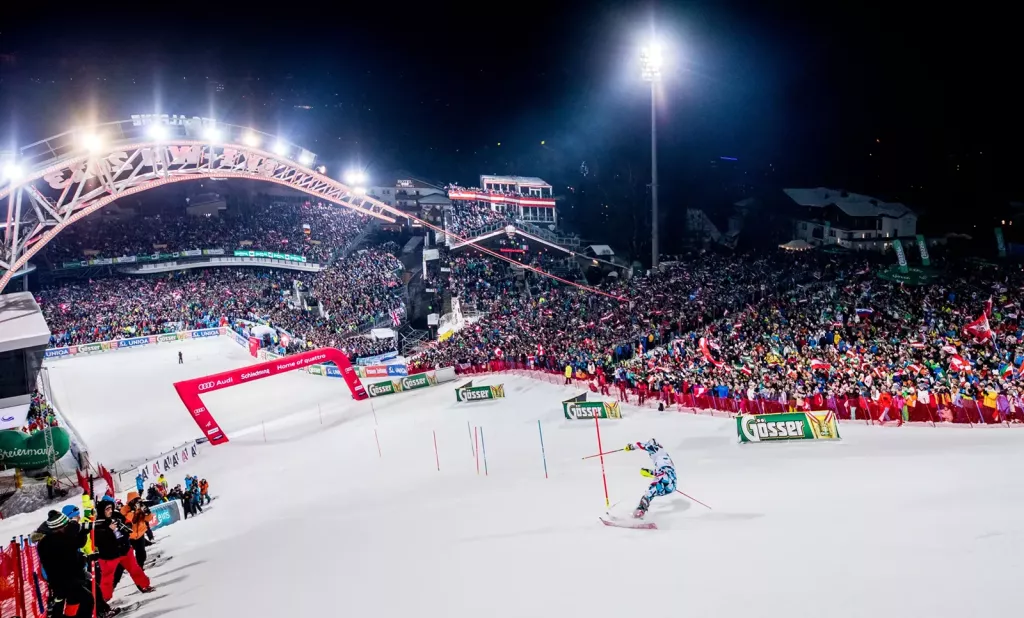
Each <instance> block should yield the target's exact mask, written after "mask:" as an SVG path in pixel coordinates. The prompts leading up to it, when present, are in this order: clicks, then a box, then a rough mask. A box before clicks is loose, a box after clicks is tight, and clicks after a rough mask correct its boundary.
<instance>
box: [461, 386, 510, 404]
mask: <svg viewBox="0 0 1024 618" xmlns="http://www.w3.org/2000/svg"><path fill="white" fill-rule="evenodd" d="M504 396H505V385H504V384H496V385H494V386H473V383H472V382H470V383H469V384H467V385H465V386H462V387H459V388H457V389H455V401H483V400H485V399H499V398H501V397H504Z"/></svg>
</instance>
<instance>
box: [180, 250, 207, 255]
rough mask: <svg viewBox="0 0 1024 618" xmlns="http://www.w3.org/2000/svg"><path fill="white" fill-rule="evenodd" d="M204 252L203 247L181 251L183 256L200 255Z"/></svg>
mask: <svg viewBox="0 0 1024 618" xmlns="http://www.w3.org/2000/svg"><path fill="white" fill-rule="evenodd" d="M202 254H203V250H202V249H189V250H188V251H182V252H181V256H182V257H199V256H200V255H202Z"/></svg>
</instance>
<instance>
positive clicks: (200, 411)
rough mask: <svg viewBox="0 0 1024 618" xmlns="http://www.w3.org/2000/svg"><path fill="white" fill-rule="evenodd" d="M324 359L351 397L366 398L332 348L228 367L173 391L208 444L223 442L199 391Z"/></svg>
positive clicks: (347, 365)
mask: <svg viewBox="0 0 1024 618" xmlns="http://www.w3.org/2000/svg"><path fill="white" fill-rule="evenodd" d="M326 361H331V362H333V363H334V364H335V365H337V366H338V369H339V370H340V371H341V374H342V378H344V380H345V383H346V384H348V387H349V389H350V390H351V391H352V398H353V399H356V400H362V399H366V390H365V389H364V388H363V385H362V384H361V383H360V382H359V378H357V377H356V372H355V371H354V370H353V368H352V365H351V364H350V363H349V362H348V356H346V355H345V353H344V352H342V351H341V350H338V349H336V348H320V349H317V350H310V351H308V352H302V353H300V354H295V355H293V356H286V357H284V358H279V359H274V360H269V361H266V362H263V363H256V364H255V365H249V366H247V367H241V368H239V369H231V370H229V371H224V372H222V373H215V374H213V375H208V376H203V377H200V378H193V379H191V380H184V381H182V382H175V384H174V390H176V391H177V392H178V397H180V398H181V402H182V403H184V404H185V408H186V409H187V410H188V411H189V413H190V414H191V415H192V420H194V421H195V422H196V424H197V425H199V429H201V430H202V431H203V435H204V436H205V437H207V438H209V440H210V444H213V445H217V444H224V443H225V442H227V441H228V437H227V436H226V435H225V434H224V431H223V430H222V429H221V428H220V425H218V424H217V421H216V420H214V418H213V415H212V414H210V411H209V410H208V409H207V408H206V405H205V404H203V400H202V399H200V395H201V394H202V393H207V392H211V391H216V390H220V389H222V388H228V387H231V386H237V385H239V384H245V383H246V382H252V381H253V380H260V379H262V378H267V377H270V376H274V375H278V374H280V373H285V372H288V371H294V370H296V369H306V368H307V367H309V366H310V365H316V364H320V363H324V362H326Z"/></svg>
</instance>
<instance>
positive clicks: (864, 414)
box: [410, 360, 1024, 426]
mask: <svg viewBox="0 0 1024 618" xmlns="http://www.w3.org/2000/svg"><path fill="white" fill-rule="evenodd" d="M418 371H424V370H423V369H418V370H413V371H410V373H416V372H418ZM455 372H456V373H458V374H469V375H472V374H479V373H495V372H510V373H514V374H518V375H524V376H527V377H530V378H534V379H539V380H543V381H545V382H549V383H551V384H565V381H566V378H565V375H564V374H563V373H562V372H559V371H556V370H545V369H541V368H538V367H533V366H530V365H529V364H523V363H519V362H516V361H505V360H492V361H489V362H487V363H486V364H483V365H470V364H463V365H457V366H456V367H455ZM569 380H570V383H571V385H572V386H575V387H576V388H586V389H588V390H590V391H591V392H594V393H601V394H603V395H605V396H608V397H615V398H616V399H618V400H619V401H622V402H624V403H630V404H633V405H641V406H645V407H649V408H657V407H658V405H659V403H660V404H664V406H665V409H667V410H678V411H684V412H696V413H702V412H706V413H710V414H712V415H716V414H723V415H728V416H733V415H736V414H778V413H782V412H788V411H790V410H794V411H811V410H832V411H834V412H835V413H836V417H837V418H839V419H841V420H850V421H864V422H865V423H869V424H876V423H877V424H883V425H889V424H892V425H902V424H903V423H904V422H917V423H931V424H937V423H958V424H964V425H998V424H1005V425H1007V426H1009V425H1010V424H1011V423H1022V422H1024V410H1020V409H1013V408H1010V409H1007V410H998V409H996V408H991V407H987V406H985V405H983V404H982V402H979V401H973V400H966V399H965V400H961V401H960V402H959V403H956V404H953V403H951V402H950V403H942V404H940V403H939V402H937V401H936V400H935V399H934V398H932V399H931V400H930V402H929V403H927V404H925V403H921V402H915V403H914V405H912V406H909V405H908V406H907V409H906V412H904V410H903V409H902V408H900V409H896V408H894V407H893V406H882V405H880V404H879V402H876V401H872V400H869V399H866V398H864V397H829V398H825V397H822V396H821V395H818V396H816V397H815V398H813V399H806V400H804V401H803V402H802V405H798V402H796V401H794V400H790V401H787V402H781V401H774V400H770V399H762V398H757V399H747V398H745V397H718V396H716V395H715V394H714V393H713V391H710V390H703V389H701V388H700V387H693V388H691V386H693V385H690V384H687V383H685V382H684V383H683V388H682V392H675V391H673V390H672V389H671V388H670V387H666V388H664V389H663V390H660V391H659V390H655V391H650V392H645V391H646V389H637V388H634V387H626V386H625V385H624V384H623V385H621V386H620V385H619V384H616V383H613V382H612V381H611V380H609V381H608V383H607V384H605V385H603V386H598V380H597V378H594V377H591V376H587V375H586V374H585V373H583V372H580V371H577V372H576V373H575V374H574V375H573V377H572V378H570V379H569Z"/></svg>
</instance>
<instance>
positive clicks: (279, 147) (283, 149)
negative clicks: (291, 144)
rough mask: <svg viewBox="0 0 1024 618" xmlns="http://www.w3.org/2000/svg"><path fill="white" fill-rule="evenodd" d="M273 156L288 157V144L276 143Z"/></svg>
mask: <svg viewBox="0 0 1024 618" xmlns="http://www.w3.org/2000/svg"><path fill="white" fill-rule="evenodd" d="M274 154H276V155H278V156H280V157H284V156H287V155H288V144H286V143H284V142H277V143H276V144H274Z"/></svg>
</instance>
